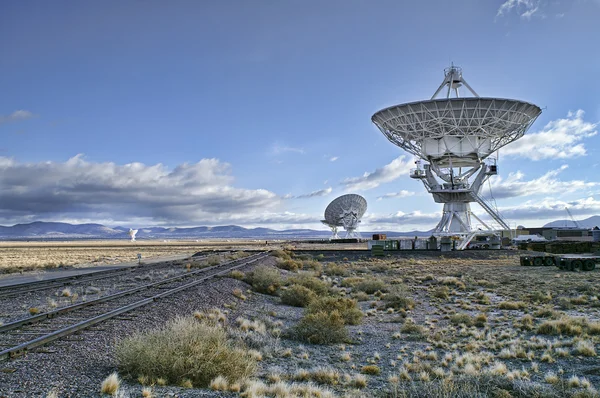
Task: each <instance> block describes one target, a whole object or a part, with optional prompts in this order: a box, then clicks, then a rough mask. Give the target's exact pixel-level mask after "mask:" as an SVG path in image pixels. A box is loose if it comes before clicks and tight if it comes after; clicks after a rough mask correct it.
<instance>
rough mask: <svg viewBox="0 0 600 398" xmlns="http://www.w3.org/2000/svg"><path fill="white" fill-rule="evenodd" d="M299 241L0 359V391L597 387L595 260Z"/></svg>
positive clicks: (481, 392)
mask: <svg viewBox="0 0 600 398" xmlns="http://www.w3.org/2000/svg"><path fill="white" fill-rule="evenodd" d="M287 247H288V248H291V247H290V246H289V245H288V246H287ZM296 248H298V245H296ZM310 249H313V250H310V251H301V250H296V251H293V250H275V251H273V252H272V255H271V256H270V257H269V258H268V259H267V260H266V261H263V262H262V263H261V264H259V265H253V266H249V267H247V268H245V269H242V270H241V271H234V272H232V273H231V274H229V275H228V276H227V277H223V278H219V279H218V280H215V281H214V282H211V283H210V284H209V285H207V286H203V287H201V288H198V289H196V290H195V291H189V292H186V293H184V294H182V295H181V296H178V297H177V298H174V299H172V300H170V301H168V302H163V303H160V304H152V305H150V306H148V307H147V308H146V309H145V310H144V316H141V317H139V316H138V317H132V318H131V319H128V320H127V319H126V320H120V321H119V320H111V321H108V322H106V324H105V325H104V326H103V327H102V328H100V330H91V331H86V332H83V333H81V335H80V336H79V339H78V340H79V341H67V342H59V343H56V344H55V348H53V349H49V350H46V351H43V350H42V352H39V353H35V352H33V353H30V354H28V356H27V357H25V358H20V359H16V360H13V361H10V362H7V363H4V364H1V367H3V372H5V373H4V374H3V379H4V382H3V383H0V397H2V396H17V397H21V396H31V395H29V394H30V393H31V394H33V395H34V396H44V394H46V396H54V397H62V396H110V395H113V396H122V397H138V396H144V397H152V396H154V397H163V396H169V397H197V396H222V397H229V396H230V397H235V396H240V395H241V396H245V397H263V396H266V397H334V396H339V397H493V398H496V397H506V398H508V397H523V398H524V397H557V398H558V397H599V396H600V395H599V394H598V392H597V389H598V388H600V365H599V364H598V359H597V349H598V343H599V342H600V337H599V336H600V300H599V299H598V286H599V282H600V276H599V272H598V271H597V270H596V271H593V272H581V273H580V272H566V271H560V270H558V268H555V267H520V266H519V261H518V258H519V254H520V253H519V252H518V251H498V252H495V251H477V252H476V251H473V252H464V253H456V252H452V253H440V252H418V253H417V252H389V253H388V255H386V256H385V257H381V258H379V257H377V258H375V257H371V256H370V253H369V252H367V251H362V252H360V251H354V250H348V251H330V250H315V249H314V248H313V247H310ZM321 249H322V247H321ZM165 250H166V249H165ZM194 250H195V249H194ZM173 266H174V267H183V266H184V265H183V264H174V265H173ZM83 288H85V287H82V289H83ZM199 336H201V338H200V337H199ZM101 391H103V393H102V392H101ZM3 394H4V395H3ZM52 394H54V395H52Z"/></svg>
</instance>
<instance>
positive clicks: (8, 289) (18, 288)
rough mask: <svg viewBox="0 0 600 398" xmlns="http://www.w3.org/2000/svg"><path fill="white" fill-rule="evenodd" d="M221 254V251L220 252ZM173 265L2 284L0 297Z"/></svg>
mask: <svg viewBox="0 0 600 398" xmlns="http://www.w3.org/2000/svg"><path fill="white" fill-rule="evenodd" d="M219 254H221V253H219ZM211 255H213V253H209V254H206V255H205V256H200V257H193V258H192V257H190V260H191V261H200V260H203V259H205V258H207V257H209V256H211ZM169 267H172V265H169V264H168V265H162V263H157V264H151V265H131V266H127V267H123V268H115V269H107V270H103V271H95V272H92V273H85V274H79V275H70V276H64V277H59V278H52V279H47V280H38V281H32V282H27V283H21V284H17V285H9V286H0V298H3V297H11V296H18V295H21V294H23V293H30V292H37V291H40V290H46V289H53V288H58V287H63V286H67V285H72V284H76V283H84V282H90V281H95V280H101V279H107V278H112V277H115V276H122V275H126V274H127V273H136V272H138V271H142V272H145V271H150V270H158V269H160V268H169Z"/></svg>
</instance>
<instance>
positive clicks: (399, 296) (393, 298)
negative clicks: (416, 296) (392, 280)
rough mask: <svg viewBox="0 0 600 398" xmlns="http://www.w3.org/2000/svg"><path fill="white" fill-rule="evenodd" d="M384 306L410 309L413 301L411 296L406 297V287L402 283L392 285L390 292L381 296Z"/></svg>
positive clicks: (413, 303) (412, 306) (413, 304)
mask: <svg viewBox="0 0 600 398" xmlns="http://www.w3.org/2000/svg"><path fill="white" fill-rule="evenodd" d="M383 301H384V302H385V306H386V308H395V309H397V310H399V309H405V310H410V309H413V308H414V306H415V302H414V300H413V299H412V298H410V297H408V293H407V292H406V287H405V286H403V285H394V286H392V288H391V289H390V292H389V293H388V294H386V295H385V297H384V298H383Z"/></svg>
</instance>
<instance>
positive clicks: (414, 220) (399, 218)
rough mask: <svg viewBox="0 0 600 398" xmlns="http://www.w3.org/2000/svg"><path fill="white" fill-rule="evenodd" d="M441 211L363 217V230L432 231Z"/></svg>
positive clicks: (417, 211) (400, 212)
mask: <svg viewBox="0 0 600 398" xmlns="http://www.w3.org/2000/svg"><path fill="white" fill-rule="evenodd" d="M441 217H442V214H441V211H440V212H439V213H438V212H435V213H422V212H420V211H419V210H416V211H412V212H410V213H405V212H403V211H398V212H396V213H391V214H387V215H381V214H372V213H371V214H367V215H365V217H363V220H362V221H363V224H365V225H364V226H361V229H362V230H366V229H371V230H379V231H382V230H391V231H412V230H415V229H420V230H423V231H426V230H429V229H432V228H434V227H435V225H436V224H437V223H438V222H439V221H440V219H441Z"/></svg>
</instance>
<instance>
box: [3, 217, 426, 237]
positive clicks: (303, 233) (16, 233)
mask: <svg viewBox="0 0 600 398" xmlns="http://www.w3.org/2000/svg"><path fill="white" fill-rule="evenodd" d="M128 232H129V228H123V227H114V228H110V227H106V226H104V225H102V224H68V223H60V222H43V221H36V222H32V223H30V224H17V225H13V226H12V227H3V226H0V239H1V240H25V239H35V240H43V239H48V240H60V239H129V233H128ZM373 233H384V234H387V235H388V236H390V237H399V236H417V235H418V236H429V234H430V232H429V231H424V232H422V231H412V232H392V231H377V232H362V231H361V234H362V235H363V236H365V237H367V236H370V235H372V234H373ZM330 236H331V232H330V231H317V230H312V229H287V230H284V231H278V230H274V229H269V228H244V227H240V226H237V225H226V226H218V227H192V228H162V227H150V228H140V229H139V231H138V233H137V235H136V239H211V238H213V239H214V238H221V239H227V238H246V239H265V240H266V239H311V238H312V239H326V238H329V237H330ZM340 236H341V237H343V236H344V232H343V231H342V232H341V233H340Z"/></svg>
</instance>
